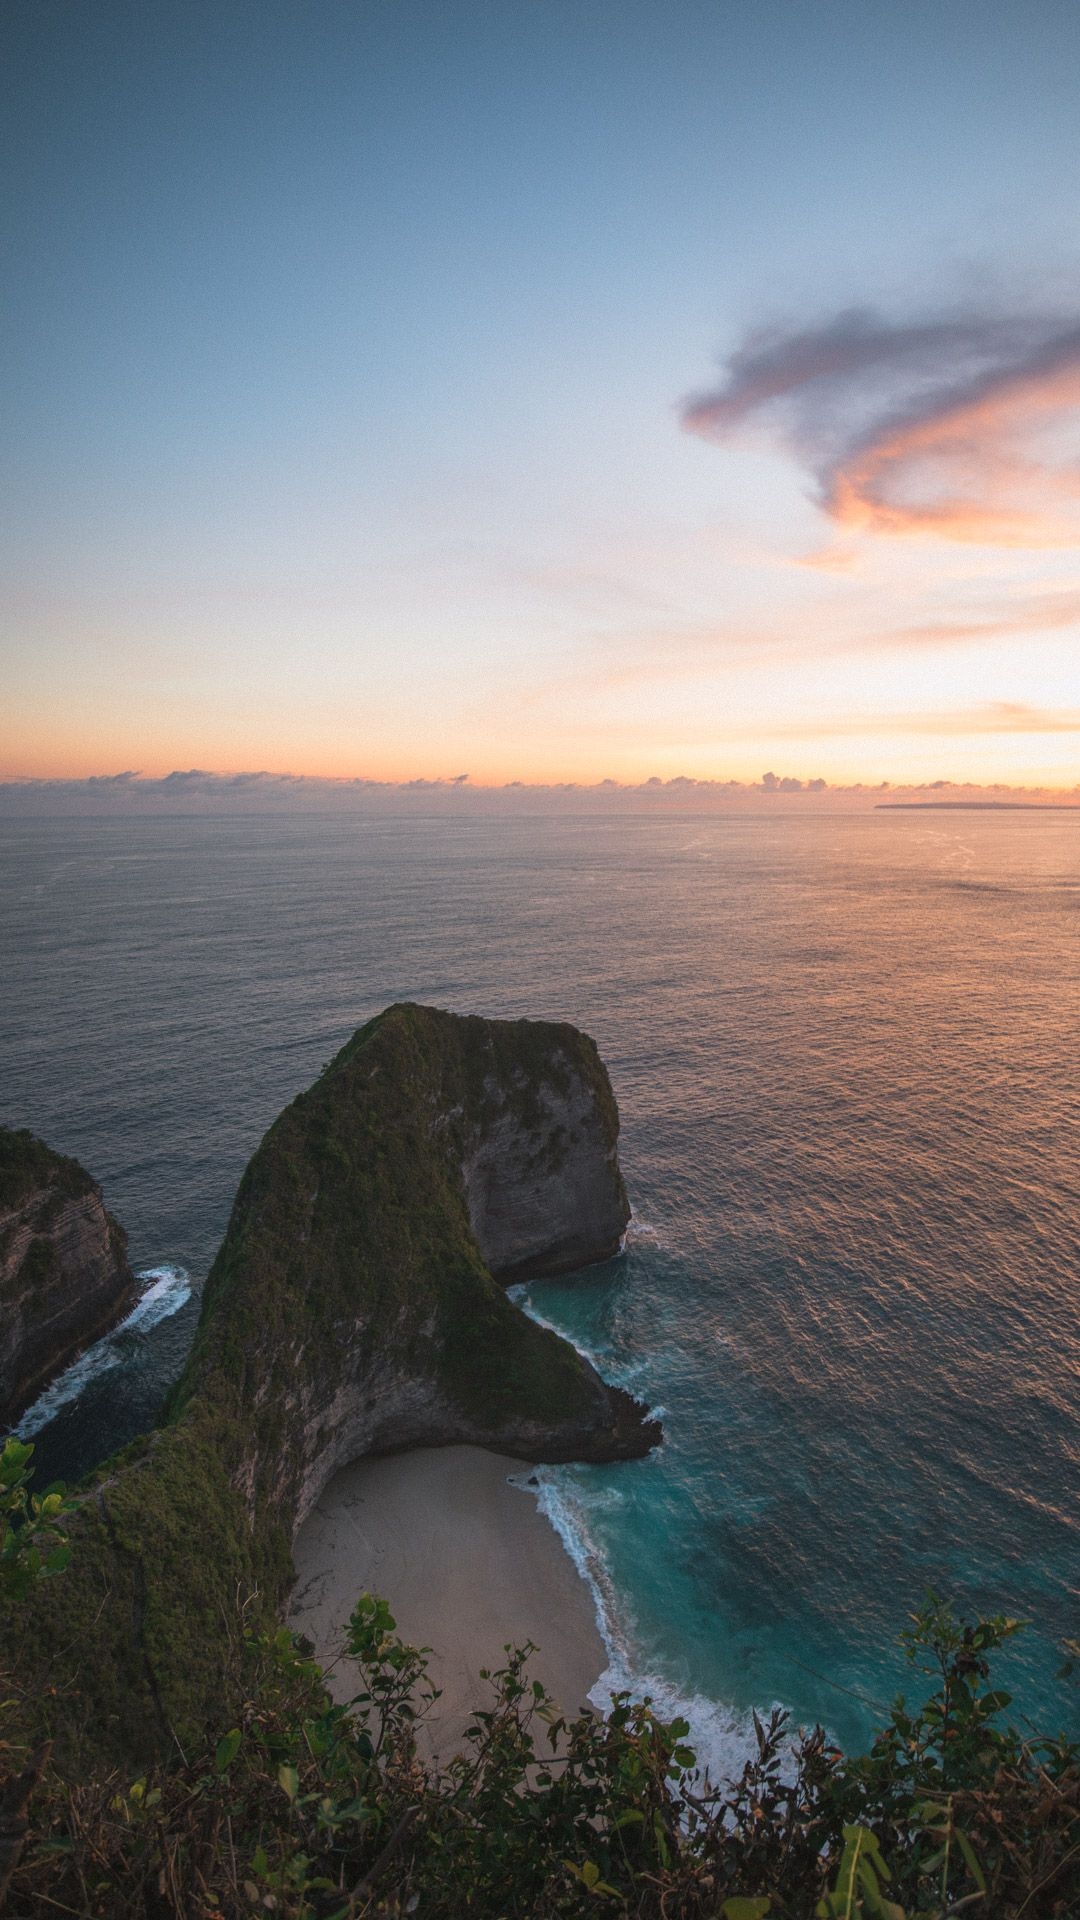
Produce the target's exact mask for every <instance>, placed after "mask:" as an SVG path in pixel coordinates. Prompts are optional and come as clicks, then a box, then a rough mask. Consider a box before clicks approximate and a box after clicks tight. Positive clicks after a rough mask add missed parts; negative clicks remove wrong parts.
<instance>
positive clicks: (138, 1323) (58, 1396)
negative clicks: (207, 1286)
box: [12, 1266, 191, 1440]
mask: <svg viewBox="0 0 1080 1920" xmlns="http://www.w3.org/2000/svg"><path fill="white" fill-rule="evenodd" d="M135 1277H136V1279H137V1280H142V1281H144V1282H146V1285H145V1286H144V1288H143V1291H142V1293H141V1294H140V1295H139V1298H138V1299H137V1300H136V1302H135V1305H134V1306H133V1307H132V1309H131V1312H130V1313H129V1314H127V1315H126V1316H125V1317H124V1319H123V1320H121V1321H120V1324H119V1326H115V1327H114V1328H113V1330H112V1332H111V1333H106V1334H104V1335H103V1337H102V1338H101V1339H100V1340H95V1341H94V1344H93V1346H90V1347H87V1349H86V1351H85V1353H81V1354H80V1355H79V1357H78V1359H77V1360H73V1361H72V1363H71V1365H70V1366H69V1367H65V1368H64V1371H63V1373H61V1374H58V1375H57V1378H56V1379H55V1380H54V1381H53V1382H52V1384H51V1386H48V1387H46V1389H45V1391H44V1393H41V1394H39V1395H38V1397H37V1399H36V1400H35V1401H34V1402H33V1404H32V1405H31V1406H29V1407H28V1408H27V1409H26V1412H25V1413H24V1414H23V1416H22V1419H21V1420H19V1421H18V1422H17V1423H16V1425H15V1426H14V1427H13V1429H12V1431H13V1433H14V1434H15V1437H16V1439H18V1440H32V1439H33V1437H34V1435H35V1434H37V1433H40V1432H41V1430H42V1428H43V1427H47V1426H48V1425H49V1422H50V1421H51V1420H55V1418H56V1416H57V1414H58V1413H60V1412H61V1410H62V1409H63V1408H64V1407H67V1406H70V1405H71V1403H72V1401H74V1400H77V1399H78V1398H79V1396H80V1394H81V1393H83V1392H84V1391H85V1389H86V1388H87V1387H88V1386H89V1384H90V1382H91V1381H92V1380H97V1379H100V1377H101V1375H102V1374H105V1373H112V1372H113V1370H114V1368H116V1367H122V1366H123V1364H124V1361H125V1358H126V1357H127V1351H130V1345H131V1339H132V1336H133V1335H134V1336H138V1337H141V1336H143V1335H145V1334H147V1333H149V1332H150V1330H151V1328H152V1327H156V1326H158V1325H159V1324H160V1322H161V1321H162V1320H167V1319H169V1318H170V1316H171V1315H172V1314H174V1313H178V1312H179V1310H180V1308H181V1307H182V1306H183V1305H184V1304H185V1302H186V1301H188V1300H190V1298H191V1281H190V1278H189V1276H188V1272H187V1269H186V1268H185V1267H171V1266H161V1267H144V1268H143V1269H142V1271H141V1272H140V1273H138V1274H136V1276H135ZM126 1350H127V1351H126Z"/></svg>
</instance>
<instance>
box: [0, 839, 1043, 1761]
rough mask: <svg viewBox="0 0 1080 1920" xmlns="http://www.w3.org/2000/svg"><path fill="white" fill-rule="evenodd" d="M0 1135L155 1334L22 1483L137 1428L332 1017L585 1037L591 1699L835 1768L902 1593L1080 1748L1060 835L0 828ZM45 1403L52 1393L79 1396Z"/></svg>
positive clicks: (883, 1665) (329, 1045)
mask: <svg viewBox="0 0 1080 1920" xmlns="http://www.w3.org/2000/svg"><path fill="white" fill-rule="evenodd" d="M0 887H2V894H0V897H2V899H3V903H4V910H3V916H2V928H0V972H2V983H3V984H2V993H0V1119H2V1120H3V1121H4V1122H6V1123H7V1124H9V1125H15V1126H29V1127H31V1128H33V1129H34V1131H35V1132H37V1133H39V1134H40V1135H41V1136H42V1137H43V1138H44V1139H45V1140H47V1141H48V1142H49V1143H50V1144H51V1145H53V1146H55V1147H57V1148H60V1149H61V1150H63V1151H65V1152H68V1153H72V1154H75V1155H76V1156H77V1157H78V1158H79V1159H80V1160H82V1161H83V1162H84V1163H85V1164H86V1165H87V1166H88V1167H89V1168H90V1170H91V1171H92V1172H93V1173H94V1175H95V1176H96V1177H97V1178H98V1179H99V1180H100V1181H101V1182H102V1184H103V1186H104V1189H105V1194H106V1199H107V1201H108V1204H109V1205H110V1206H111V1207H112V1209H113V1210H114V1211H115V1212H116V1213H117V1214H118V1215H119V1217H120V1218H121V1219H122V1220H123V1221H124V1223H125V1225H126V1226H127V1228H128V1230H129V1233H130V1236H131V1253H132V1259H133V1262H134V1264H135V1265H136V1267H137V1268H138V1269H139V1270H140V1271H141V1272H142V1273H143V1274H144V1275H145V1276H146V1278H145V1282H144V1285H145V1289H146V1292H145V1295H144V1299H143V1300H142V1301H141V1302H140V1305H139V1306H138V1307H137V1308H136V1310H135V1314H134V1316H133V1317H132V1319H130V1320H129V1321H128V1322H127V1323H126V1325H125V1326H124V1328H122V1329H120V1330H119V1332H118V1333H117V1334H116V1335H114V1336H113V1337H112V1339H111V1340H110V1341H109V1342H106V1343H104V1344H103V1345H102V1346H101V1347H100V1348H98V1349H94V1350H92V1352H91V1353H90V1355H88V1356H86V1357H85V1358H84V1360H83V1361H82V1362H81V1363H80V1369H79V1372H78V1373H77V1374H76V1375H75V1376H73V1377H72V1378H71V1379H69V1380H68V1381H67V1382H60V1383H58V1385H57V1386H56V1387H54V1388H53V1389H52V1392H51V1398H49V1399H47V1400H46V1401H45V1403H44V1405H42V1404H39V1406H38V1407H37V1409H35V1410H32V1411H31V1415H30V1416H29V1421H28V1423H27V1428H26V1430H27V1431H31V1432H32V1433H33V1437H34V1439H35V1444H36V1446H37V1448H38V1454H39V1460H40V1464H41V1469H42V1474H43V1476H44V1477H45V1478H52V1477H53V1476H54V1475H63V1476H65V1477H67V1478H68V1479H73V1478H75V1477H76V1476H78V1475H79V1474H80V1473H81V1472H83V1471H85V1470H87V1469H89V1468H90V1467H91V1466H92V1465H93V1464H94V1463H95V1462H96V1461H98V1460H99V1459H101V1458H103V1457H104V1456H105V1455H106V1454H107V1453H108V1452H110V1451H111V1450H112V1449H113V1448H115V1447H116V1446H118V1445H119V1444H121V1443H122V1442H124V1441H126V1440H127V1439H129V1438H130V1437H132V1436H133V1435H134V1434H136V1433H137V1432H139V1431H141V1430H142V1429H144V1428H145V1427H146V1426H147V1425H148V1424H150V1423H151V1422H152V1421H153V1419H154V1416H155V1412H156V1410H157V1407H158V1405H159V1402H160V1400H161V1396H162V1394H163V1392H164V1389H165V1387H166V1386H167V1384H168V1383H169V1381H170V1380H171V1379H172V1378H173V1377H174V1375H175V1374H176V1372H177V1370H178V1368H179V1367H180V1365H181V1363H182V1360H183V1356H184V1353H185V1351H186V1348H187V1345H188V1342H189V1341H190V1338H191V1334H192V1330H193V1327H194V1323H195V1319H196V1316H197V1312H198V1296H199V1291H200V1288H201V1285H202V1282H203V1280H204V1278H205V1275H206V1272H207V1269H208V1267H209V1265H210V1262H211V1260H212V1258H213V1255H214V1252H215V1249H216V1247H217V1244H218V1242H219V1240H220V1237H221V1234H222V1232H223V1229H224V1227H225V1223H226V1220H227V1217H228V1212H229V1207H230V1203H231V1199H232V1196H233V1193H234V1191H235V1189H236V1186H237V1183H238V1181H239V1178H240V1175H241V1173H242V1171H243V1168H244V1165H245V1163H246V1161H247V1159H248V1157H249V1156H250V1154H251V1153H252V1151H253V1150H254V1148H255V1147H256V1146H257V1145H258V1142H259V1140H260V1138H261V1136H262V1134H263V1132H264V1131H265V1129H266V1128H267V1126H269V1124H270V1122H271V1121H272V1120H273V1119H274V1117H275V1115H276V1114H277V1112H278V1111H279V1109H280V1108H281V1107H282V1106H283V1105H284V1104H285V1103H286V1102H287V1101H288V1100H289V1099H290V1098H291V1097H292V1096H293V1095H294V1094H295V1093H296V1092H298V1091H299V1090H300V1089H301V1088H303V1087H304V1086H306V1085H307V1084H308V1083H309V1082H310V1081H311V1079H312V1078H313V1077H314V1075H315V1074H316V1073H318V1071H319V1069H320V1068H321V1067H322V1066H323V1064H324V1063H325V1062H326V1061H327V1060H329V1059H330V1058H331V1056H332V1055H333V1053H334V1052H335V1051H336V1050H337V1048H338V1047H339V1046H340V1045H341V1044H342V1043H343V1041H344V1040H345V1039H346V1038H347V1037H348V1035H349V1034H350V1033H351V1032H352V1030H353V1029H354V1027H356V1026H357V1025H358V1024H359V1023H360V1022H361V1021H363V1020H365V1019H367V1018H368V1017H369V1016H370V1015H371V1014H372V1013H374V1012H376V1011H378V1010H379V1009H380V1008H381V1007H384V1006H385V1005H387V1004H388V1003H389V1002H391V1001H394V1000H399V999H418V1000H425V1001H430V1002H433V1003H435V1004H437V1005H439V1006H444V1007H450V1008H455V1009H458V1010H460V1011H469V1012H477V1013H483V1014H489V1015H515V1016H516V1015H522V1014H527V1015H535V1016H543V1017H550V1018H557V1019H565V1020H572V1021H574V1022H576V1023H577V1024H578V1025H580V1026H582V1027H584V1028H586V1029H587V1030H588V1031H589V1032H590V1033H592V1034H593V1035H594V1037H595V1038H596V1040H597V1042H598V1043H599V1046H600V1049H601V1051H602V1053H603V1055H604V1058H605V1060H606V1061H607V1063H608V1066H609V1069H610V1072H611V1076H612V1080H613V1083H614V1086H615V1091H616V1094H617V1096H618V1100H619V1105H620V1109H621V1113H622V1127H623V1131H622V1148H621V1151H622V1160H623V1167H624V1171H625V1174H626V1179H627V1184H628V1187H629V1190H630V1194H631V1198H632V1201H633V1205H634V1212H635V1218H634V1224H633V1227H632V1229H631V1232H630V1235H629V1237H628V1240H627V1246H626V1250H625V1253H624V1254H623V1255H621V1256H620V1257H619V1258H618V1259H616V1260H614V1261H612V1262H610V1263H609V1264H607V1265H606V1266H603V1267H598V1268H593V1269H591V1270H589V1271H587V1272H586V1273H584V1274H582V1275H581V1276H578V1277H575V1278H572V1279H568V1280H560V1281H558V1282H557V1283H544V1284H541V1283H537V1284H531V1285H530V1286H529V1287H528V1288H527V1289H525V1290H523V1298H524V1300H525V1303H526V1305H527V1306H528V1308H529V1310H530V1311H532V1312H534V1313H535V1314H537V1315H538V1316H540V1317H541V1318H543V1319H545V1320H547V1321H549V1322H550V1323H551V1324H552V1325H554V1326H556V1327H558V1328H560V1329H561V1330H563V1331H564V1332H566V1333H567V1334H569V1335H570V1337H571V1338H572V1339H574V1340H575V1341H576V1342H577V1343H578V1344H579V1345H580V1346H582V1347H583V1348H584V1349H586V1350H587V1351H588V1352H589V1353H591V1354H592V1355H594V1356H595V1357H596V1359H597V1360H598V1362H599V1364H600V1365H601V1367H602V1368H603V1369H604V1370H605V1371H606V1372H607V1373H608V1374H609V1375H610V1376H611V1377H613V1378H615V1379H617V1380H620V1381H623V1382H625V1383H626V1384H627V1385H628V1386H630V1387H632V1388H633V1390H634V1392H635V1393H637V1394H639V1395H640V1396H642V1397H643V1398H644V1399H646V1400H648V1401H649V1402H650V1403H651V1404H653V1405H656V1406H660V1407H662V1408H663V1416H664V1429H665V1435H666V1438H665V1444H664V1446H663V1449H662V1450H661V1451H660V1452H659V1453H657V1454H655V1455H654V1456H652V1457H650V1458H649V1459H648V1460H645V1461H641V1462H637V1463H632V1464H630V1465H620V1466H617V1467H612V1468H588V1467H571V1468H563V1469H557V1470H546V1471H545V1473H544V1474H543V1489H542V1494H541V1499H542V1503H543V1504H544V1506H545V1509H546V1510H547V1511H548V1513H549V1514H550V1516H551V1518H552V1519H553V1521H554V1522H555V1524H556V1525H558V1527H559V1529H560V1531H561V1532H562V1533H563V1535H564V1538H566V1540H567V1542H568V1544H569V1545H570V1547H571V1549H572V1551H573V1552H574V1553H575V1556H576V1557H577V1559H578V1562H579V1564H580V1565H581V1566H582V1568H583V1570H584V1571H585V1572H586V1574H587V1576H588V1577H589V1578H590V1579H591V1581H592V1583H593V1587H594V1592H595V1594H596V1597H597V1604H598V1607H599V1608H600V1611H601V1615H602V1620H603V1625H604V1630H605V1635H606V1638H607V1643H608V1647H609V1651H610V1655H611V1663H612V1664H611V1672H610V1675H609V1676H608V1684H611V1683H612V1682H615V1683H621V1682H624V1681H625V1682H630V1681H632V1682H634V1683H637V1684H641V1683H643V1682H646V1683H648V1684H649V1685H650V1686H651V1688H652V1689H653V1691H654V1692H655V1693H656V1694H657V1695H658V1697H659V1699H660V1701H661V1703H662V1704H663V1705H665V1706H670V1707H672V1708H674V1706H675V1705H676V1704H677V1703H680V1702H683V1701H689V1702H690V1703H691V1705H692V1710H693V1720H694V1726H695V1733H696V1736H697V1739H698V1742H699V1750H700V1751H701V1753H702V1756H703V1757H705V1758H708V1759H709V1760H710V1761H711V1763H712V1765H713V1766H714V1768H716V1767H722V1766H724V1765H725V1764H726V1765H730V1764H733V1763H735V1762H737V1760H738V1758H739V1756H740V1754H741V1752H742V1751H744V1750H745V1746H746V1738H747V1715H748V1711H749V1709H750V1708H751V1707H755V1706H756V1707H758V1708H762V1707H769V1706H770V1705H771V1704H773V1703H774V1702H781V1703H783V1704H784V1705H786V1706H788V1707H790V1708H791V1710H792V1712H793V1714H794V1715H795V1717H796V1719H797V1720H799V1721H801V1722H804V1723H812V1722H813V1721H815V1720H817V1719H820V1720H822V1721H823V1722H824V1723H825V1724H826V1725H827V1726H828V1727H829V1728H830V1729H831V1730H832V1732H833V1733H834V1734H835V1735H836V1736H837V1737H838V1738H840V1739H842V1740H844V1741H845V1742H861V1741H864V1740H865V1739H866V1738H867V1737H868V1735H869V1733H870V1730H871V1728H872V1727H873V1725H874V1724H876V1723H877V1722H879V1721H880V1720H881V1717H882V1714H883V1712H884V1710H885V1708H886V1706H887V1703H888V1702H889V1701H890V1700H891V1699H892V1698H893V1697H894V1695H895V1694H896V1692H897V1691H898V1690H901V1689H903V1690H905V1691H907V1693H908V1695H909V1697H913V1696H914V1695H915V1694H916V1693H917V1692H918V1690H919V1686H920V1677H919V1676H918V1675H912V1673H911V1671H910V1669H908V1668H906V1666H905V1662H904V1660H903V1657H902V1655H901V1653H900V1652H899V1650H898V1648H897V1645H896V1636H897V1634H898V1632H899V1631H900V1630H901V1629H902V1628H903V1627H904V1626H905V1624H906V1622H907V1619H908V1616H909V1615H910V1613H911V1611H912V1609H913V1608H914V1607H916V1606H917V1605H918V1603H919V1601H920V1598H921V1597H922V1595H923V1593H924V1591H925V1590H926V1589H927V1588H934V1589H936V1590H937V1591H938V1592H939V1593H941V1594H943V1595H945V1596H948V1597H949V1598H951V1599H952V1600H953V1601H954V1602H955V1603H956V1605H957V1606H958V1607H959V1608H961V1609H962V1610H964V1611H965V1613H967V1614H968V1615H974V1614H976V1613H979V1612H981V1611H1000V1612H1005V1613H1009V1614H1014V1615H1019V1616H1021V1617H1023V1618H1024V1619H1025V1620H1028V1621H1030V1623H1031V1625H1030V1627H1029V1629H1028V1630H1027V1632H1026V1633H1025V1634H1024V1636H1023V1637H1022V1639H1021V1640H1019V1641H1017V1642H1016V1643H1015V1644H1014V1647H1013V1650H1012V1651H1011V1652H1010V1653H1009V1655H1008V1656H1007V1657H1003V1659H1002V1661H1001V1663H1000V1672H1001V1674H1002V1676H1003V1678H1004V1680H1005V1681H1006V1682H1007V1683H1008V1684H1011V1685H1012V1687H1013V1689H1014V1694H1015V1708H1016V1712H1017V1714H1018V1715H1019V1716H1020V1717H1022V1719H1023V1721H1024V1722H1025V1724H1028V1725H1030V1726H1031V1727H1033V1728H1035V1727H1038V1728H1040V1729H1051V1730H1056V1729H1057V1728H1059V1727H1066V1728H1068V1729H1070V1730H1071V1731H1074V1732H1080V1692H1078V1691H1077V1690H1076V1687H1075V1684H1074V1685H1070V1684H1069V1683H1067V1682H1063V1681H1059V1680H1057V1679H1056V1678H1055V1676H1056V1674H1057V1671H1058V1669H1059V1667H1060V1665H1061V1661H1062V1654H1061V1651H1060V1643H1061V1641H1062V1639H1063V1638H1064V1637H1065V1636H1077V1635H1080V817H1077V816H1076V815H1053V814H1038V815H1030V816H1025V815H1023V814H1015V813H1012V814H1005V815H999V816H987V815H979V814H956V815H950V814H943V813H933V814H918V813H908V814H903V813H901V814H888V813H874V812H871V813H863V814H851V815H822V816H820V817H813V818H807V817H795V816H792V815H790V814H777V815H770V814H769V813H767V812H762V813H761V814H760V815H741V816H726V817H715V816H713V817H708V818H705V817H702V818H694V817H687V816H685V815H681V816H676V817H668V818H663V819H657V818H652V817H643V816H633V817H622V818H620V817H616V816H611V817H606V818H591V819H572V818H565V817H563V818H555V817H552V818H542V819H513V820H505V819H504V820H492V819H486V820H481V819H473V820H464V821H461V820H447V819H438V818H431V819H418V818H413V819H385V818H384V819H362V818H356V817H354V818H342V817H340V816H311V815H308V816H301V815H293V816H289V817H284V818H267V817H257V816H255V817H248V818H217V819H208V818H201V819H193V818H182V817H177V818H164V819H162V818H159V819H147V820H128V821H114V820H98V821H70V820H63V821H61V820H51V821H50V820H40V821H29V822H26V821H23V822H18V823H14V822H5V823H0ZM65 1396H66V1397H65Z"/></svg>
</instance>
